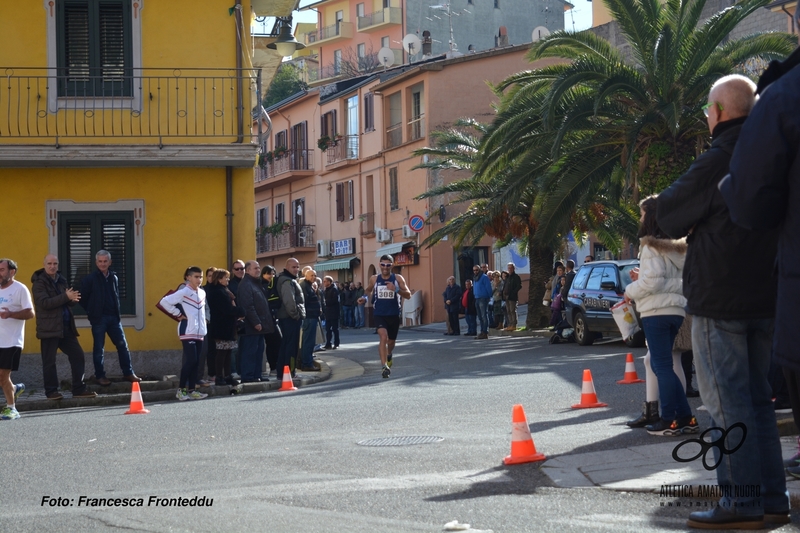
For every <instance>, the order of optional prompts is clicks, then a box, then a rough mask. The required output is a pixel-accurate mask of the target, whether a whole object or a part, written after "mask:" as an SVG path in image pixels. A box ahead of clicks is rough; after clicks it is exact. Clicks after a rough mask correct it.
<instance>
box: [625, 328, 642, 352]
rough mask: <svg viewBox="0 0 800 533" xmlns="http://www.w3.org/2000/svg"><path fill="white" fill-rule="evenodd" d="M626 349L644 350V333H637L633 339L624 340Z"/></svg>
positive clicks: (640, 331)
mask: <svg viewBox="0 0 800 533" xmlns="http://www.w3.org/2000/svg"><path fill="white" fill-rule="evenodd" d="M625 344H626V345H627V346H628V348H644V331H642V330H639V331H637V332H636V333H635V334H634V335H633V337H629V338H627V339H625Z"/></svg>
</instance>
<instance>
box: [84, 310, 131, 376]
mask: <svg viewBox="0 0 800 533" xmlns="http://www.w3.org/2000/svg"><path fill="white" fill-rule="evenodd" d="M106 334H108V338H109V339H111V342H113V343H114V346H116V347H117V354H118V355H119V368H120V369H121V370H122V375H124V376H130V375H131V374H133V367H132V366H131V354H130V352H129V351H128V341H126V340H125V332H124V331H122V323H121V322H120V321H119V317H116V316H103V319H102V320H101V321H100V322H98V323H97V324H92V338H93V339H94V347H93V349H92V359H93V360H94V376H95V377H96V378H104V377H106V371H105V368H104V367H103V362H104V361H103V354H104V353H105V344H106Z"/></svg>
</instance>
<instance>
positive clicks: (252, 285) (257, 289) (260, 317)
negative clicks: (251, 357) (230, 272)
mask: <svg viewBox="0 0 800 533" xmlns="http://www.w3.org/2000/svg"><path fill="white" fill-rule="evenodd" d="M236 305H238V306H240V307H241V308H242V309H243V310H244V313H245V318H244V334H245V335H266V334H268V333H274V332H275V320H274V319H273V318H272V313H271V312H270V310H269V305H268V304H267V297H266V296H264V291H262V290H261V281H260V280H258V279H257V278H253V277H250V276H249V275H248V274H245V275H244V278H242V282H241V283H239V292H238V294H237V295H236ZM258 324H261V331H258V330H257V329H256V326H257V325H258Z"/></svg>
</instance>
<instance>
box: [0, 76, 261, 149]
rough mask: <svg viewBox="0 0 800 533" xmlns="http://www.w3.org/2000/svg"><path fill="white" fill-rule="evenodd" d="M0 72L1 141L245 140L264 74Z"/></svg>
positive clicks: (154, 141)
mask: <svg viewBox="0 0 800 533" xmlns="http://www.w3.org/2000/svg"><path fill="white" fill-rule="evenodd" d="M62 70H63V71H64V72H63V74H62V73H61V71H62ZM0 73H2V79H1V80H0V138H2V139H4V140H5V141H4V142H6V143H9V142H11V143H13V142H20V143H22V142H26V140H28V139H37V140H41V139H46V138H50V139H54V140H55V142H56V143H58V142H59V141H63V140H67V139H80V142H81V143H84V144H107V141H105V140H104V139H108V138H115V139H119V138H125V139H129V140H130V141H131V142H133V143H140V144H148V143H153V144H156V143H157V144H159V145H160V144H168V143H170V142H172V143H203V142H205V143H229V142H232V141H234V140H237V139H238V140H239V141H240V142H241V139H242V138H243V137H249V136H250V135H251V129H252V124H253V121H252V120H251V114H250V108H251V107H252V105H253V104H252V103H253V102H257V101H258V95H257V90H258V86H259V76H255V75H252V71H250V70H236V69H233V68H231V69H182V68H175V69H146V70H139V69H134V70H132V71H130V74H125V75H122V74H120V75H119V76H116V77H114V78H113V79H112V78H109V77H107V76H105V77H104V76H93V75H90V73H89V71H88V70H86V69H84V70H76V69H72V70H71V71H69V72H68V73H67V71H66V69H58V74H56V69H46V68H16V67H9V68H6V69H4V70H0ZM240 87H241V92H240V90H239V88H240ZM256 133H258V132H256ZM28 142H29V141H28ZM245 142H250V139H246V141H245Z"/></svg>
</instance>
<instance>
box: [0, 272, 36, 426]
mask: <svg viewBox="0 0 800 533" xmlns="http://www.w3.org/2000/svg"><path fill="white" fill-rule="evenodd" d="M16 274H17V264H16V263H15V262H14V261H12V260H11V259H0V387H2V388H3V394H5V397H6V407H5V408H4V409H3V410H2V411H0V420H14V419H16V418H19V413H18V412H17V406H16V405H15V401H16V399H17V398H19V395H20V394H22V391H24V390H25V385H23V384H22V383H19V384H17V385H14V384H13V383H12V382H11V371H12V370H19V358H20V355H22V345H23V344H24V341H25V321H26V320H28V319H31V318H33V302H32V301H31V293H30V291H28V287H26V286H25V285H23V284H22V283H20V282H19V281H15V280H14V276H15V275H16Z"/></svg>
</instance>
